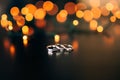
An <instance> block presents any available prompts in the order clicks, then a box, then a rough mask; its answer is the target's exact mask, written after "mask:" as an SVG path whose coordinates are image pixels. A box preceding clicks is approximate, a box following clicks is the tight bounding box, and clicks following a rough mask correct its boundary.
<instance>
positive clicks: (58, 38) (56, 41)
mask: <svg viewBox="0 0 120 80" xmlns="http://www.w3.org/2000/svg"><path fill="white" fill-rule="evenodd" d="M54 40H55V43H59V42H60V36H59V35H57V34H56V35H55V36H54Z"/></svg>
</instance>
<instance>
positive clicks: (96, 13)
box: [91, 8, 101, 19]
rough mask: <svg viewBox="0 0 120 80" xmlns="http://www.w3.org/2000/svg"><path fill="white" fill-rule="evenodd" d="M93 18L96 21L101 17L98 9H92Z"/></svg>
mask: <svg viewBox="0 0 120 80" xmlns="http://www.w3.org/2000/svg"><path fill="white" fill-rule="evenodd" d="M91 11H92V13H93V18H95V19H98V18H100V16H101V10H100V9H99V8H92V9H91Z"/></svg>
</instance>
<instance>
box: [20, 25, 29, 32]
mask: <svg viewBox="0 0 120 80" xmlns="http://www.w3.org/2000/svg"><path fill="white" fill-rule="evenodd" d="M22 33H23V34H28V33H29V27H28V26H23V27H22Z"/></svg>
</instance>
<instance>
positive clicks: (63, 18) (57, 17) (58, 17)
mask: <svg viewBox="0 0 120 80" xmlns="http://www.w3.org/2000/svg"><path fill="white" fill-rule="evenodd" d="M56 19H57V21H58V22H60V23H63V22H65V21H66V20H67V17H61V16H60V15H59V14H57V16H56Z"/></svg>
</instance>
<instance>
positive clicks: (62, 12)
mask: <svg viewBox="0 0 120 80" xmlns="http://www.w3.org/2000/svg"><path fill="white" fill-rule="evenodd" d="M59 15H60V16H61V17H67V15H68V13H67V11H66V10H61V11H60V13H59Z"/></svg>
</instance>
